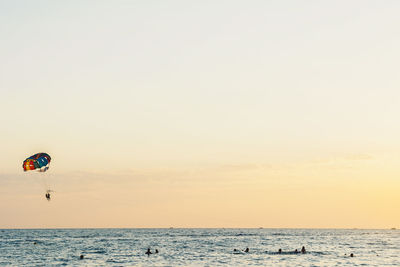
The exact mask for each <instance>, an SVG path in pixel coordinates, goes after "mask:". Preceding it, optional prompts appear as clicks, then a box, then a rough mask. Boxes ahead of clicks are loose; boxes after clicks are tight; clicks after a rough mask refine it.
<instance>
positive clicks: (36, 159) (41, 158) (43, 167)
mask: <svg viewBox="0 0 400 267" xmlns="http://www.w3.org/2000/svg"><path fill="white" fill-rule="evenodd" d="M50 161H51V157H50V156H49V154H46V153H37V154H35V155H33V156H30V157H29V158H27V159H26V160H24V163H23V164H22V167H23V168H24V171H29V170H38V171H40V172H45V171H47V170H48V169H49V165H50Z"/></svg>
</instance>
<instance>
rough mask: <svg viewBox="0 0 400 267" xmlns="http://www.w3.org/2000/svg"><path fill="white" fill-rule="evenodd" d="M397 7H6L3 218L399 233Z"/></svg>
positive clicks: (1, 224) (0, 130) (0, 124)
mask: <svg viewBox="0 0 400 267" xmlns="http://www.w3.org/2000/svg"><path fill="white" fill-rule="evenodd" d="M399 11H400V2H398V1H356V0H354V1H256V0H255V1H199V2H193V1H173V0H171V1H151V0H150V1H122V0H118V1H50V0H49V1H44V0H43V1H0V36H1V41H0V59H1V60H0V148H1V152H2V153H1V155H0V162H1V163H0V214H2V215H1V217H2V219H1V220H0V228H59V227H71V228H75V227H77V228H84V227H274V228H275V227H277V228H280V227H285V228H286V227H293V228H297V227H299V228H391V227H399V228H400V213H399V212H398V211H399V210H400V194H399V190H400V167H399V166H400V164H399V163H400V139H399V136H400V123H399V121H398V116H399V114H400V90H399V88H400V75H399V69H400V66H399V64H400V63H399V62H400V51H399V49H398V48H399V47H400V17H399V16H398V14H399ZM38 152H47V153H48V154H50V155H51V157H52V162H51V166H50V169H49V171H48V172H46V173H35V172H26V173H25V172H23V169H22V162H23V160H24V159H25V158H27V157H29V156H30V155H32V154H35V153H38ZM47 188H50V189H52V190H54V193H53V198H52V200H51V201H50V202H47V201H46V200H45V198H44V193H45V190H46V189H47Z"/></svg>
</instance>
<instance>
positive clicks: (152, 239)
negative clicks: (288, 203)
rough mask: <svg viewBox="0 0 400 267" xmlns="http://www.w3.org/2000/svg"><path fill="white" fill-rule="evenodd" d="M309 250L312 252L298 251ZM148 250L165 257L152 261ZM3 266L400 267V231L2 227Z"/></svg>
mask: <svg viewBox="0 0 400 267" xmlns="http://www.w3.org/2000/svg"><path fill="white" fill-rule="evenodd" d="M302 246H305V248H306V251H307V252H306V254H301V253H300V254H294V253H293V251H294V250H295V249H298V250H301V247H302ZM247 247H248V248H249V252H248V253H245V252H243V251H244V250H245V249H246V248H247ZM148 248H150V250H151V251H152V252H155V250H156V249H157V250H158V251H159V253H157V254H151V255H149V256H147V255H146V254H145V252H146V251H147V249H148ZM234 249H237V250H238V251H237V252H234ZM278 249H282V254H278V253H277V252H278ZM351 253H353V254H354V257H350V254H351ZM80 255H83V256H84V258H83V259H80ZM0 265H1V266H400V231H399V230H358V229H355V230H342V229H323V230H322V229H29V230H28V229H13V230H10V229H2V230H0Z"/></svg>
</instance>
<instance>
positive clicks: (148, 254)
mask: <svg viewBox="0 0 400 267" xmlns="http://www.w3.org/2000/svg"><path fill="white" fill-rule="evenodd" d="M150 254H153V253H151V251H150V248H148V249H147V251H146V255H147V256H150Z"/></svg>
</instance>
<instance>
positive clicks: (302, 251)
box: [301, 246, 306, 254]
mask: <svg viewBox="0 0 400 267" xmlns="http://www.w3.org/2000/svg"><path fill="white" fill-rule="evenodd" d="M301 253H303V254H305V253H306V248H305V247H304V246H303V247H302V248H301Z"/></svg>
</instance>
